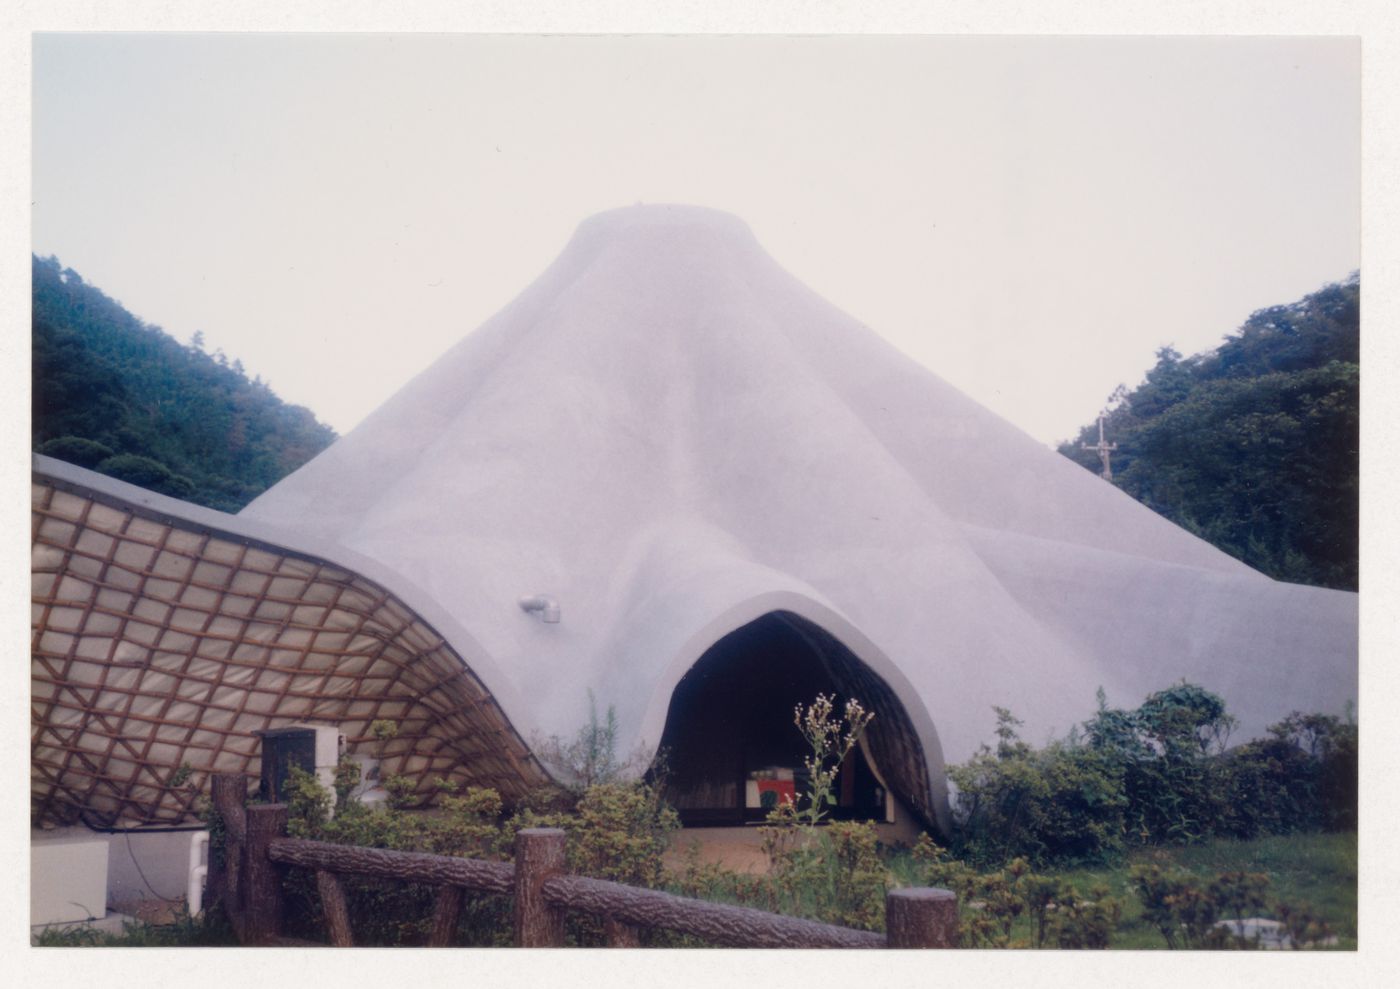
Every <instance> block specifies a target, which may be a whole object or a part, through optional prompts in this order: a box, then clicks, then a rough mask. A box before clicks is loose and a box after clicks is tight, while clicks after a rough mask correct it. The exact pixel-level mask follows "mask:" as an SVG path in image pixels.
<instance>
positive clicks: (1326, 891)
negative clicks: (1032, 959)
mask: <svg viewBox="0 0 1400 989" xmlns="http://www.w3.org/2000/svg"><path fill="white" fill-rule="evenodd" d="M1152 861H1158V862H1161V863H1162V864H1164V865H1170V866H1173V867H1176V868H1180V869H1186V870H1189V871H1190V872H1193V873H1195V874H1196V875H1198V876H1201V877H1202V878H1204V879H1211V878H1214V877H1215V876H1217V875H1219V874H1220V873H1223V872H1233V871H1243V872H1261V873H1264V874H1265V875H1267V876H1268V877H1269V894H1268V901H1269V904H1270V905H1269V907H1268V908H1267V909H1266V910H1264V911H1261V915H1262V916H1269V917H1274V918H1277V913H1276V912H1275V910H1274V905H1275V904H1277V903H1278V902H1279V901H1283V902H1287V903H1290V904H1294V905H1301V904H1307V905H1309V906H1310V907H1311V908H1312V909H1313V910H1314V911H1315V912H1316V913H1317V915H1318V916H1320V917H1322V918H1323V919H1324V920H1326V922H1327V924H1328V926H1329V927H1331V929H1332V932H1333V933H1334V934H1335V935H1336V936H1337V944H1336V946H1335V947H1336V948H1338V949H1343V950H1345V949H1353V950H1354V949H1355V948H1356V875H1357V870H1356V864H1357V857H1356V834H1355V833H1354V832H1352V833H1342V834H1320V833H1314V834H1297V835H1278V836H1272V837H1267V838H1256V839H1253V840H1251V841H1228V840H1216V841H1209V842H1203V843H1201V844H1198V845H1184V846H1178V847H1155V848H1144V849H1139V850H1137V851H1134V852H1133V853H1131V854H1130V855H1128V856H1127V857H1126V858H1125V859H1124V860H1123V861H1122V862H1120V863H1115V864H1112V865H1103V866H1097V867H1077V868H1061V869H1047V870H1044V871H1045V872H1046V873H1047V874H1049V875H1054V876H1059V877H1061V878H1064V879H1066V880H1067V881H1069V882H1070V883H1072V884H1073V885H1074V887H1075V889H1077V890H1079V891H1080V892H1082V893H1086V894H1087V893H1088V891H1089V889H1090V888H1091V887H1093V886H1094V885H1096V884H1102V885H1104V886H1107V887H1108V889H1109V893H1110V895H1112V896H1114V897H1116V898H1117V899H1118V900H1120V901H1121V902H1122V904H1123V913H1122V917H1121V919H1120V921H1119V923H1118V927H1117V929H1116V930H1115V932H1114V935H1113V940H1112V943H1111V947H1113V948H1127V949H1135V948H1139V949H1140V948H1165V947H1166V946H1167V945H1166V941H1165V940H1164V939H1163V937H1162V935H1161V933H1160V932H1159V931H1158V930H1157V929H1156V928H1155V927H1153V926H1152V925H1151V924H1149V923H1147V922H1146V921H1144V920H1143V919H1142V903H1141V901H1139V900H1138V897H1137V895H1136V894H1135V893H1134V891H1133V888H1132V885H1131V882H1130V880H1129V878H1128V873H1129V870H1130V869H1131V868H1132V867H1133V866H1134V865H1137V864H1140V863H1147V862H1152ZM1018 936H1025V937H1028V936H1029V928H1027V930H1026V932H1018Z"/></svg>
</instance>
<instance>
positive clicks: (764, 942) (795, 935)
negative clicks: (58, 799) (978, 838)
mask: <svg viewBox="0 0 1400 989" xmlns="http://www.w3.org/2000/svg"><path fill="white" fill-rule="evenodd" d="M212 791H213V792H212V798H213V803H214V808H215V809H216V810H217V811H218V813H219V815H220V816H221V817H222V818H223V823H224V830H225V842H224V854H223V861H222V862H221V863H216V862H214V861H212V860H211V867H210V872H209V894H208V896H207V898H206V902H208V903H211V904H212V903H221V904H222V905H223V907H224V910H225V912H226V913H227V914H228V916H229V918H230V920H231V921H232V923H233V927H234V931H235V933H236V934H237V936H238V939H239V940H240V941H241V942H243V943H244V944H260V945H266V944H295V943H301V942H294V941H290V940H289V939H287V938H285V937H283V936H282V919H283V900H282V873H283V871H284V870H285V869H287V868H289V867H297V868H303V869H309V870H311V871H313V872H314V874H315V876H316V888H317V891H318V892H319V893H320V896H321V902H322V906H323V909H324V913H325V917H326V927H327V934H328V935H329V940H330V943H331V944H333V945H336V946H339V947H349V946H350V945H351V944H352V943H353V941H352V939H351V935H350V912H349V909H348V907H347V905H346V899H345V893H344V890H343V888H342V887H341V884H340V878H339V877H340V876H343V875H355V876H370V877H376V878H382V879H395V880H399V881H402V882H411V883H421V884H425V885H430V886H436V887H437V898H436V901H435V904H434V909H433V928H432V934H431V935H430V938H429V942H428V943H429V944H430V945H431V946H433V947H447V946H448V945H450V944H451V942H452V937H453V933H454V932H455V930H456V927H457V921H458V918H459V916H460V914H461V910H462V904H463V899H464V896H465V893H466V892H467V891H471V892H474V893H494V894H499V895H510V896H514V899H515V912H514V930H515V943H516V945H518V946H520V947H524V948H551V947H562V946H563V944H564V917H565V914H566V913H567V911H569V910H578V911H582V912H585V913H589V914H592V915H594V916H596V917H599V918H601V919H602V921H603V926H604V930H605V932H606V936H607V941H608V944H609V945H610V946H613V947H636V946H637V945H638V944H639V943H640V939H639V931H640V929H641V928H663V929H666V930H671V931H678V932H680V933H683V934H690V935H694V936H695V937H698V938H701V939H703V940H704V941H706V942H708V943H710V944H715V945H722V946H725V947H732V948H887V947H888V948H951V947H956V946H957V936H958V935H957V930H958V918H957V915H958V907H957V897H956V896H955V895H954V894H953V893H951V892H949V891H948V890H943V889H898V890H892V891H891V892H889V893H888V894H887V895H886V898H885V927H886V931H887V933H886V934H877V933H874V932H871V931H857V930H852V929H851V928H847V927H836V926H834V925H831V924H820V923H817V922H816V921H811V920H801V919H799V918H796V917H786V916H783V915H781V914H774V913H768V912H766V911H763V910H754V909H752V908H750V907H738V906H729V905H727V904H720V903H708V902H706V901H704V900H695V899H691V898H689V897H684V896H675V895H672V894H670V893H664V892H661V891H659V890H651V889H640V888H637V887H635V886H626V885H623V884H621V883H614V882H607V881H605V880H601V879H591V878H588V877H585V876H573V875H568V874H566V873H565V871H564V845H565V836H564V832H563V831H562V830H560V829H558V828H528V829H525V830H522V831H521V832H520V833H519V834H518V835H517V837H516V844H515V861H514V862H513V863H511V862H486V861H480V860H477V859H465V858H456V857H454V856H449V855H427V854H422V853H418V852H399V851H392V850H389V849H383V848H364V847H359V846H354V845H334V844H330V843H327V842H321V841H305V840H301V839H296V838H288V837H286V825H287V807H286V805H285V804H263V805H255V806H252V807H245V806H244V802H245V799H246V795H247V781H246V779H245V777H242V776H215V777H214V780H213V787H212Z"/></svg>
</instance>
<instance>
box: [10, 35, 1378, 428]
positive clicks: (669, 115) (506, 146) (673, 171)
mask: <svg viewBox="0 0 1400 989" xmlns="http://www.w3.org/2000/svg"><path fill="white" fill-rule="evenodd" d="M1359 62H1360V45H1359V42H1357V41H1356V40H1355V39H1298V38H1293V39H1288V38H1262V39H1261V38H1253V39H1250V38H1209V39H1200V38H1195V39H1193V38H1171V39H1152V38H1136V39H1131V38H1129V39H1125V38H1105V39H1092V38H1061V39H1053V38H1042V39H1032V38H1007V37H999V38H998V37H985V38H926V37H925V38H918V37H910V38H893V37H884V38H869V37H867V38H857V37H841V38H796V39H793V38H775V37H767V38H685V37H680V38H664V37H649V38H640V37H633V38H606V37H594V38H588V37H572V38H565V37H551V38H536V37H504V36H494V37H493V36H446V35H438V36H434V35H415V36H398V37H390V36H383V35H353V36H352V35H323V36H308V35H270V34H262V35H258V34H246V35H218V36H215V35H188V34H186V35H46V36H45V35H41V36H38V37H36V39H35V43H34V73H33V81H34V90H33V94H34V95H33V100H34V102H33V228H32V229H33V234H32V236H33V248H34V250H35V252H36V253H38V254H40V255H48V254H56V255H57V256H58V257H59V258H60V259H61V260H62V261H63V262H64V263H65V264H66V265H69V266H71V267H73V268H74V269H76V270H77V271H79V272H80V273H81V274H82V275H83V277H84V278H85V279H87V280H88V281H89V282H91V283H93V284H96V285H97V286H99V287H100V288H102V289H103V290H104V291H106V292H107V293H108V294H110V295H112V296H113V297H114V298H116V299H118V300H119V301H121V302H122V303H123V304H125V305H126V307H127V308H128V309H130V310H132V311H133V312H134V313H136V314H137V315H138V316H140V317H141V318H142V319H144V320H146V321H148V322H150V323H154V324H156V325H159V326H161V327H163V328H164V329H165V330H166V331H167V332H169V333H171V334H172V335H174V336H175V337H176V338H178V339H180V340H182V341H188V340H189V338H190V336H191V335H192V334H193V333H194V332H195V331H197V330H198V331H202V332H203V333H204V336H205V340H206V343H207V347H208V349H210V350H213V349H215V348H222V349H223V350H224V351H225V352H226V353H227V354H228V356H229V357H230V359H232V358H235V357H237V358H239V359H241V360H242V361H243V363H244V365H245V366H246V368H247V371H248V373H249V375H250V376H251V375H253V374H260V375H262V377H263V378H264V379H266V380H268V381H270V382H271V384H272V386H273V388H274V389H275V390H276V391H277V392H278V394H279V395H281V396H282V397H283V398H285V399H287V400H289V401H293V402H297V403H301V404H304V405H307V406H309V407H311V408H312V409H313V410H314V411H315V412H316V413H317V414H318V415H319V416H320V417H321V418H322V419H324V420H325V421H328V422H329V423H331V424H332V425H333V426H335V427H336V428H337V429H338V430H340V431H342V432H345V431H348V430H349V429H350V428H352V427H353V426H354V425H355V423H356V422H358V421H359V419H360V418H362V417H363V416H364V415H365V414H367V413H368V412H369V411H371V410H372V409H373V408H374V407H375V406H377V405H378V404H379V403H380V402H382V401H383V400H384V399H385V398H387V397H388V396H389V395H390V394H391V393H392V392H393V391H394V390H396V389H397V388H398V387H399V386H401V385H402V384H403V383H404V382H405V381H407V380H408V378H410V377H411V376H412V375H413V374H414V373H416V372H417V371H418V370H420V369H422V368H423V367H425V366H426V365H427V364H428V363H430V362H431V361H432V360H433V359H434V358H435V357H436V356H437V355H439V354H440V353H442V352H443V351H444V350H445V349H446V348H447V347H448V346H450V345H451V344H452V343H454V342H455V341H456V340H457V339H459V338H460V337H461V336H462V335H463V334H465V333H467V332H469V331H471V330H472V329H474V328H475V327H476V326H478V325H479V324H480V323H481V322H482V321H483V320H485V319H486V318H487V317H488V316H490V315H491V314H492V313H493V312H495V311H496V310H498V309H499V308H500V307H501V306H503V305H504V304H505V303H507V302H508V301H509V300H510V299H511V298H513V297H514V296H515V295H516V294H517V293H518V292H519V291H520V290H521V289H523V288H524V287H525V286H526V285H527V284H528V283H529V282H530V280H531V279H533V278H534V277H535V276H536V275H537V274H538V273H539V272H540V271H541V270H542V269H543V268H544V267H545V265H546V264H548V263H549V261H550V260H552V259H553V257H554V256H555V255H556V254H557V253H558V252H559V250H560V249H561V248H562V247H563V245H564V243H565V242H566V240H567V239H568V237H569V236H570V234H571V233H572V231H573V229H574V227H575V226H576V225H577V223H578V222H579V221H580V220H581V219H583V218H584V217H586V216H588V215H590V214H592V213H595V212H597V211H599V210H602V209H607V208H610V207H614V206H620V205H626V204H630V203H635V202H639V201H640V202H683V203H695V204H700V205H705V206H712V207H717V208H720V209H725V210H729V211H731V212H734V213H736V214H738V215H739V216H741V217H743V218H744V219H745V220H746V221H747V222H748V223H749V225H750V226H751V227H752V228H753V230H754V232H755V234H756V235H757V237H758V239H759V240H760V242H762V244H763V245H764V246H765V247H766V248H767V249H768V251H769V252H770V253H771V254H772V255H773V256H774V257H775V258H776V259H777V260H778V262H779V263H780V264H782V265H783V266H784V267H786V268H787V269H788V270H789V271H791V272H792V273H793V274H795V275H796V276H797V277H798V278H800V279H802V280H803V281H804V282H805V283H807V284H808V285H809V286H810V287H811V288H813V289H814V290H816V291H817V292H818V293H820V294H821V295H823V296H825V297H826V298H827V299H829V300H830V301H832V302H833V303H835V304H836V305H837V306H839V307H841V308H842V309H844V310H846V311H847V312H849V313H850V314H852V315H853V316H855V317H856V318H858V319H860V320H861V321H862V322H864V323H866V324H867V325H869V326H870V327H871V328H872V329H874V330H875V331H876V332H878V333H881V334H882V335H884V336H885V337H886V338H888V339H889V340H890V341H891V342H893V343H894V344H895V345H896V346H898V347H899V348H900V349H902V350H903V351H904V352H905V353H907V354H909V355H910V356H911V357H913V358H915V359H917V360H919V361H921V362H922V363H924V364H925V365H927V366H928V367H930V368H931V369H933V370H934V371H935V372H936V373H938V374H939V375H941V376H942V377H943V378H945V379H946V380H948V381H949V382H951V383H952V384H954V385H956V386H958V387H959V388H961V389H962V390H964V391H965V392H967V393H968V394H970V395H971V396H973V397H974V398H976V399H977V400H978V401H980V402H982V403H983V404H985V405H986V406H988V407H989V408H991V409H992V410H993V411H995V412H997V413H999V414H1001V415H1003V416H1005V417H1006V418H1007V419H1010V420H1011V421H1012V422H1014V423H1016V424H1017V425H1019V426H1021V427H1022V428H1023V429H1025V430H1026V431H1027V432H1029V433H1031V434H1032V435H1033V436H1035V437H1037V438H1038V439H1040V440H1042V441H1044V442H1046V443H1052V442H1054V441H1056V440H1059V439H1063V438H1066V437H1068V436H1070V435H1071V434H1072V433H1073V432H1074V431H1075V429H1076V428H1077V426H1079V425H1080V424H1083V423H1085V422H1088V421H1089V420H1090V419H1092V418H1093V416H1094V415H1095V414H1096V412H1097V411H1098V409H1099V408H1100V407H1101V406H1102V405H1103V403H1104V400H1105V399H1106V397H1107V396H1108V394H1109V393H1110V392H1111V391H1112V390H1113V388H1114V387H1115V386H1116V385H1118V384H1119V383H1127V384H1129V385H1132V384H1135V383H1136V382H1137V381H1139V380H1140V379H1141V376H1142V374H1143V372H1144V371H1145V370H1146V368H1147V367H1148V366H1150V364H1151V363H1152V361H1153V354H1154V351H1155V350H1156V349H1157V348H1158V347H1159V346H1161V345H1163V344H1173V345H1175V346H1176V347H1177V349H1179V350H1181V351H1183V352H1185V353H1192V352H1196V351H1200V350H1203V349H1206V348H1209V347H1212V346H1215V345H1216V344H1217V343H1219V342H1220V340H1221V339H1222V337H1223V336H1224V335H1225V334H1227V333H1229V332H1230V331H1231V330H1233V329H1235V328H1236V327H1238V326H1239V324H1240V323H1241V322H1242V321H1243V320H1244V319H1245V318H1246V317H1247V316H1248V315H1249V313H1250V312H1251V311H1253V310H1255V309H1258V308H1261V307H1264V306H1268V305H1272V304H1276V303H1284V302H1290V301H1293V300H1296V299H1298V298H1300V297H1301V296H1303V295H1305V294H1307V293H1308V292H1310V291H1313V290H1315V289H1317V288H1319V287H1320V286H1322V285H1323V284H1325V283H1326V282H1329V281H1336V280H1339V279H1342V278H1344V277H1346V276H1347V274H1348V273H1349V272H1351V271H1352V270H1353V269H1355V268H1357V267H1359V264H1360V261H1359V250H1360V248H1359V228H1360V214H1359V178H1360V175H1359V170H1360V158H1359V143H1360V106H1359V104H1360V88H1359V87H1360V73H1359ZM327 357H329V358H330V363H329V365H328V364H327V361H326V359H327Z"/></svg>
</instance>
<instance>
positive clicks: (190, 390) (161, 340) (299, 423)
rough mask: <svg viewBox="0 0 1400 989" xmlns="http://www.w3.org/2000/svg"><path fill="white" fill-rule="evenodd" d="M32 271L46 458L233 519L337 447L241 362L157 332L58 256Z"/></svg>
mask: <svg viewBox="0 0 1400 989" xmlns="http://www.w3.org/2000/svg"><path fill="white" fill-rule="evenodd" d="M33 266H34V283H33V296H34V316H33V375H34V393H33V401H34V409H33V411H34V416H33V423H32V428H31V439H32V443H33V447H34V449H35V450H37V451H39V452H40V453H44V454H47V455H49V456H52V457H57V458H58V459H60V460H67V461H69V462H70V463H75V464H79V465H80V466H83V467H89V468H92V469H94V470H97V471H99V472H101V473H103V474H109V475H111V476H113V477H117V478H120V479H122V480H125V481H130V482H131V483H133V484H138V485H141V486H142V487H145V488H150V489H151V490H154V491H160V492H162V493H164V494H169V495H174V496H175V497H177V498H184V499H186V500H188V501H193V502H197V503H198V504H201V505H207V506H208V507H210V508H217V509H220V510H222V511H227V512H234V511H237V510H238V509H239V508H241V507H243V506H244V505H246V504H247V503H248V502H249V501H251V500H252V499H253V498H254V497H255V496H256V495H257V494H259V493H260V492H262V491H263V490H265V489H266V488H268V487H269V486H271V485H272V484H274V483H275V482H276V481H278V480H279V479H281V478H282V477H284V476H286V475H287V474H289V473H291V472H292V471H293V470H295V469H296V468H298V467H300V466H301V465H302V464H303V463H305V462H306V461H308V460H310V459H311V458H312V457H314V456H315V455H316V454H317V453H319V452H320V451H321V450H323V449H325V448H326V447H327V446H329V445H330V443H331V442H332V441H333V440H334V439H335V432H334V431H333V430H332V429H331V428H330V427H329V426H326V425H324V424H322V423H319V422H317V421H316V417H315V416H314V415H313V414H312V413H311V412H310V411H309V410H307V409H305V408H302V407H301V406H297V405H288V404H286V403H285V402H283V401H282V400H281V399H279V398H278V397H277V396H276V395H274V394H273V393H272V391H271V389H270V388H268V386H267V385H266V384H264V383H263V382H262V380H261V379H259V378H254V379H253V380H252V381H249V380H248V377H247V375H246V374H244V371H243V367H242V365H241V364H240V363H239V362H238V361H234V362H232V363H229V361H228V360H227V359H226V358H225V357H224V355H223V354H222V353H217V354H215V355H213V356H211V355H209V354H206V353H204V351H203V350H202V349H201V347H199V346H185V345H184V344H181V343H179V342H177V341H176V340H174V339H173V338H172V337H170V336H169V335H168V334H166V333H165V332H164V331H163V330H161V329H160V328H159V327H155V326H148V325H147V324H145V323H143V322H142V321H141V320H139V319H137V318H136V317H135V316H133V315H132V314H131V313H129V312H127V311H126V310H125V309H123V308H122V307H121V306H120V305H119V304H118V303H116V302H114V301H113V300H112V299H110V298H108V297H107V296H106V295H104V294H103V293H102V292H101V291H100V290H98V289H97V288H94V287H93V286H91V285H88V284H86V283H85V282H84V281H83V280H82V278H80V277H79V276H78V274H77V272H75V271H73V270H72V269H65V268H63V267H61V265H60V262H59V261H58V259H57V258H53V257H50V258H38V257H36V258H34V259H33ZM196 340H198V336H196Z"/></svg>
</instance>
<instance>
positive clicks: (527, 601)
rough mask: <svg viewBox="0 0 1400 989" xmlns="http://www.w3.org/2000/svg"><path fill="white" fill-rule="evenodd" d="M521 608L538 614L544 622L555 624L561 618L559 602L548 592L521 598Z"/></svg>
mask: <svg viewBox="0 0 1400 989" xmlns="http://www.w3.org/2000/svg"><path fill="white" fill-rule="evenodd" d="M520 610H522V611H527V612H529V613H531V614H538V615H539V616H540V621H542V622H549V623H550V624H553V623H554V622H557V621H558V620H559V602H558V601H556V600H554V598H552V597H550V596H549V595H547V594H536V595H533V596H532V597H524V598H521V599H520Z"/></svg>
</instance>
